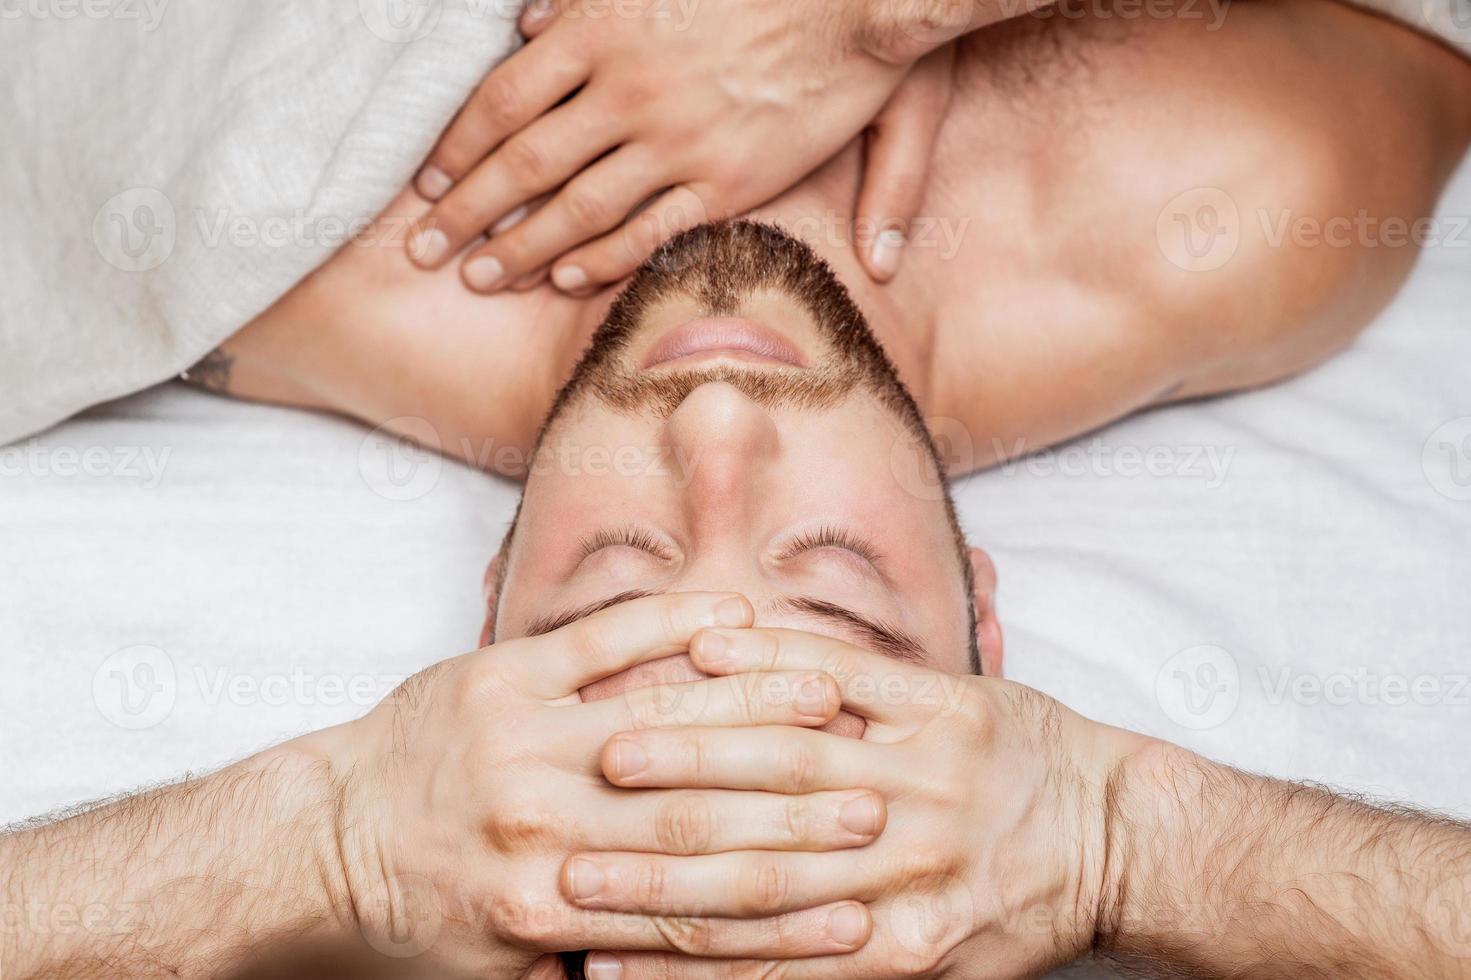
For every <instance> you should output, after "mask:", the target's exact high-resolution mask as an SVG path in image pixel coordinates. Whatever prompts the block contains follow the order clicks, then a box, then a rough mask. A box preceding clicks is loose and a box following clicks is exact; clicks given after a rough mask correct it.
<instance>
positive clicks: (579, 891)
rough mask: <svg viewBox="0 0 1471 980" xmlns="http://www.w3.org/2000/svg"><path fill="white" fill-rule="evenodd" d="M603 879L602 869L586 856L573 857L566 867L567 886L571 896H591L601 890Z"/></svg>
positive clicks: (581, 897)
mask: <svg viewBox="0 0 1471 980" xmlns="http://www.w3.org/2000/svg"><path fill="white" fill-rule="evenodd" d="M604 880H605V879H604V878H603V869H602V868H600V867H598V866H597V865H596V864H594V863H593V862H591V861H589V860H587V859H586V858H573V859H572V864H571V865H569V866H568V868H567V887H568V888H570V889H571V890H572V897H573V898H579V899H586V898H592V897H593V896H594V895H596V894H597V893H598V892H600V891H602V890H603V882H604Z"/></svg>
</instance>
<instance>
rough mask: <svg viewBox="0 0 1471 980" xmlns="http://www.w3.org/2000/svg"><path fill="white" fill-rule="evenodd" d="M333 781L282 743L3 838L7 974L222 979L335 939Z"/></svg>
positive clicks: (0, 936) (0, 959)
mask: <svg viewBox="0 0 1471 980" xmlns="http://www.w3.org/2000/svg"><path fill="white" fill-rule="evenodd" d="M327 783H328V780H327V777H326V774H325V772H324V771H323V770H322V769H321V768H319V767H317V766H316V765H314V764H313V762H312V761H311V760H310V759H309V758H307V757H306V756H303V755H300V754H298V753H297V752H296V751H294V750H293V749H292V747H291V745H290V743H288V744H287V745H285V746H281V747H279V748H277V749H273V750H269V751H267V752H264V753H261V754H260V755H257V756H254V757H252V758H250V759H247V760H245V761H244V762H241V763H238V764H236V765H234V766H231V767H229V768H228V769H224V770H222V771H220V772H217V773H214V774H212V775H209V776H205V777H201V778H199V779H193V780H189V781H187V782H184V783H180V784H178V785H175V786H169V787H166V788H163V789H158V790H154V791H151V792H147V793H143V794H140V795H138V796H134V797H129V798H126V799H123V800H119V801H117V802H114V803H110V804H108V805H106V806H103V807H100V808H98V809H96V810H91V811H88V812H85V813H82V814H80V815H77V816H74V817H71V818H69V819H65V820H61V821H59V822H56V823H50V824H45V825H41V826H36V827H31V828H28V829H22V830H19V831H16V832H13V833H11V834H9V835H7V836H4V837H0V895H3V903H4V910H5V916H4V920H3V921H4V928H3V930H0V963H3V964H4V966H5V975H6V976H7V977H12V976H13V977H53V976H54V977H63V976H64V977H92V976H98V977H101V976H107V977H125V976H139V975H148V976H154V975H159V974H169V975H178V976H185V977H188V976H214V975H217V974H219V973H220V972H221V971H223V970H225V969H227V968H229V967H230V966H232V965H233V964H235V963H237V962H238V961H240V960H241V959H242V958H244V957H245V956H247V955H248V954H249V953H250V952H251V951H252V949H254V948H256V947H258V946H259V944H261V943H262V942H265V941H270V940H276V939H281V938H294V937H305V936H309V935H321V936H328V935H331V934H332V933H334V932H335V931H337V930H340V929H341V924H340V922H339V920H338V918H337V917H336V914H335V909H336V908H337V904H336V901H335V896H338V895H340V894H341V887H340V883H339V879H340V877H341V872H340V870H338V862H337V858H336V849H335V847H334V846H333V844H332V842H333V840H335V836H334V831H333V826H334V825H333V812H332V804H331V802H330V800H331V793H330V791H329V787H328V785H327Z"/></svg>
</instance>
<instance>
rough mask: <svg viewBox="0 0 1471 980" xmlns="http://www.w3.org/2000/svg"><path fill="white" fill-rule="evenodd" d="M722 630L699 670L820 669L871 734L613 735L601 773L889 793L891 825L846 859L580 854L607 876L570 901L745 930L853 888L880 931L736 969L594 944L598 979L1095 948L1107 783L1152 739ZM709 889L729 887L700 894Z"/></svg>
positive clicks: (993, 682)
mask: <svg viewBox="0 0 1471 980" xmlns="http://www.w3.org/2000/svg"><path fill="white" fill-rule="evenodd" d="M718 637H719V640H716V634H713V633H702V634H701V635H700V636H699V637H697V638H696V640H695V644H694V646H693V648H692V650H691V655H692V657H693V658H694V661H695V664H696V665H697V666H698V667H699V668H700V669H701V670H703V671H706V672H708V673H712V674H719V675H726V674H734V673H739V672H744V671H771V670H780V671H792V670H798V671H821V672H823V673H825V674H828V675H831V676H833V677H834V678H836V679H837V681H838V684H839V687H840V688H841V689H842V692H843V702H844V707H845V708H846V709H847V710H849V711H852V712H855V713H857V714H860V715H862V716H863V717H865V718H866V719H867V723H868V727H867V731H866V733H865V735H864V737H863V739H862V740H856V739H848V738H843V737H840V736H836V735H832V734H828V733H826V732H818V731H812V730H802V729H797V728H791V727H756V728H746V729H742V730H733V729H713V728H693V729H678V728H666V729H660V730H649V731H643V732H637V733H629V734H621V735H619V736H617V737H616V738H615V739H614V740H613V741H612V742H611V743H610V745H609V746H608V748H607V749H605V750H604V753H603V766H604V771H605V773H606V774H607V776H608V778H609V779H610V780H611V781H613V782H614V783H616V784H618V785H620V786H627V787H687V788H715V787H719V788H724V789H745V790H763V791H769V792H777V793H809V792H819V791H825V792H830V791H834V790H842V789H852V788H854V787H860V786H861V787H868V788H871V789H874V790H877V791H878V792H879V793H880V794H882V795H883V796H884V798H885V799H886V800H887V802H888V824H887V826H886V828H885V830H884V832H883V835H882V836H881V837H880V838H879V839H877V840H876V841H875V842H874V843H872V844H870V845H868V846H867V847H865V848H863V849H861V850H857V851H845V852H842V853H833V854H799V853H771V854H767V855H765V856H764V860H763V861H761V862H759V863H750V862H746V863H740V864H738V863H736V862H735V861H733V860H732V859H730V858H729V857H726V856H722V855H711V856H691V857H669V856H659V855H649V854H626V853H597V854H585V855H581V856H579V857H578V858H575V859H574V864H575V865H576V866H578V867H581V866H582V865H580V864H577V862H586V863H587V865H588V866H595V867H596V868H597V869H598V871H597V872H596V873H588V874H584V873H582V872H579V875H578V879H577V880H578V881H579V882H581V881H588V880H591V881H594V882H598V883H600V885H601V887H600V889H599V890H597V891H596V892H595V893H591V894H588V895H585V896H575V898H576V900H577V901H579V903H580V904H581V905H582V906H583V907H584V908H588V909H617V910H620V911H624V912H631V913H646V914H650V915H683V914H690V913H691V912H692V911H693V910H695V909H698V910H699V913H700V914H704V915H714V916H731V917H734V919H735V920H736V921H739V920H740V919H742V918H745V917H757V918H760V917H766V916H771V915H777V914H781V913H783V912H788V911H791V910H795V909H803V908H810V907H814V906H822V905H824V904H825V903H829V902H833V901H837V900H840V899H845V898H846V899H857V900H858V901H862V902H865V903H868V905H869V907H870V908H871V909H872V913H873V936H872V938H871V939H870V940H869V942H868V944H867V945H865V946H864V947H863V948H862V949H861V950H858V951H857V952H854V953H851V954H846V955H840V956H827V957H816V958H811V959H803V960H787V961H783V962H764V963H763V962H747V963H743V964H738V965H736V966H732V965H730V964H718V963H711V962H709V961H707V960H699V959H693V958H687V957H679V956H668V955H662V954H649V953H630V952H626V951H606V952H604V951H599V952H597V953H595V954H594V958H593V959H592V960H591V961H590V964H591V965H594V966H596V967H597V968H598V969H600V970H602V971H604V972H602V973H598V974H596V975H597V976H599V977H613V976H621V978H622V980H635V978H650V980H653V978H658V980H670V978H685V977H691V978H692V977H710V978H715V977H721V978H728V977H733V976H748V975H749V976H753V977H756V976H759V977H781V978H806V977H813V978H818V977H822V978H827V977H831V978H835V980H836V978H842V980H853V978H866V977H871V978H875V980H891V978H895V977H919V976H924V977H932V976H954V977H971V976H975V977H979V976H986V977H1010V976H1033V975H1037V974H1040V973H1041V972H1043V971H1045V970H1046V969H1048V968H1050V967H1053V966H1056V965H1058V964H1061V963H1065V962H1067V961H1070V960H1072V959H1074V958H1075V957H1076V956H1077V955H1079V954H1080V953H1082V952H1084V951H1086V950H1087V949H1088V948H1089V945H1090V943H1091V941H1092V939H1093V936H1094V924H1095V919H1096V916H1097V914H1098V913H1097V909H1098V905H1099V902H1100V899H1101V896H1102V895H1103V894H1104V891H1105V889H1104V887H1103V878H1104V867H1103V864H1104V861H1103V857H1104V854H1105V849H1106V841H1105V838H1106V834H1107V826H1106V820H1105V813H1106V810H1107V795H1108V788H1109V786H1110V779H1111V776H1112V775H1113V773H1114V772H1115V771H1116V769H1117V768H1118V767H1119V766H1120V765H1121V760H1123V759H1124V758H1125V757H1126V756H1128V755H1129V754H1130V753H1131V752H1133V751H1135V750H1137V749H1139V748H1142V747H1143V745H1144V744H1146V743H1147V741H1148V740H1145V739H1143V738H1142V737H1141V736H1136V735H1132V734H1129V733H1126V732H1122V731H1118V730H1116V729H1112V728H1107V727H1105V726H1101V725H1097V724H1095V723H1093V722H1090V721H1088V720H1086V719H1084V718H1082V717H1080V716H1078V715H1076V714H1074V713H1072V712H1071V711H1069V710H1067V709H1066V708H1064V707H1063V706H1061V705H1060V704H1058V703H1057V702H1055V701H1053V700H1052V699H1050V698H1048V697H1046V696H1044V695H1042V694H1039V693H1038V692H1036V691H1033V690H1031V689H1030V688H1026V687H1022V686H1020V685H1017V684H1012V683H1009V682H1006V681H1002V680H998V679H989V678H980V677H971V676H964V677H962V676H955V675H949V674H938V673H933V672H930V671H927V670H923V669H919V668H917V667H913V666H909V665H905V664H900V663H896V662H895V661H893V660H890V659H888V658H885V657H881V656H879V655H877V654H872V653H868V652H866V651H863V650H859V649H857V648H854V647H851V646H848V645H846V644H844V643H841V642H839V641H836V640H832V639H828V638H825V637H818V636H812V635H809V634H805V633H799V632H793V631H786V630H775V629H754V630H736V631H720V632H719V633H718ZM720 640H723V641H724V642H723V644H722V643H720V642H719V641H720ZM722 646H723V649H721V647H722ZM629 760H635V763H633V764H630V762H629ZM716 882H724V883H725V884H726V887H725V889H724V891H723V892H721V893H720V894H721V898H722V901H720V902H719V903H718V904H714V905H712V904H711V902H710V895H711V893H712V891H713V890H714V889H713V885H714V884H715V883H716ZM615 961H616V962H617V963H618V964H619V965H620V966H621V971H622V972H621V974H619V973H617V972H616V970H615V968H614V967H613V963H614V962H615Z"/></svg>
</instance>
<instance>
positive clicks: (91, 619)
mask: <svg viewBox="0 0 1471 980" xmlns="http://www.w3.org/2000/svg"><path fill="white" fill-rule="evenodd" d="M1441 214H1442V216H1443V217H1444V218H1445V219H1446V223H1445V224H1443V225H1442V226H1441V228H1442V232H1443V235H1444V237H1446V238H1447V239H1448V240H1447V241H1446V242H1445V243H1444V244H1442V245H1440V246H1437V247H1433V248H1431V249H1429V250H1428V251H1427V252H1426V254H1425V255H1424V256H1423V257H1422V259H1421V262H1420V264H1419V266H1418V268H1417V270H1416V272H1415V274H1414V276H1413V279H1412V280H1411V282H1410V283H1409V285H1408V286H1407V287H1406V288H1405V290H1404V291H1403V293H1402V294H1401V295H1400V296H1399V298H1398V299H1397V300H1396V301H1395V302H1394V304H1393V306H1392V307H1391V308H1390V309H1389V310H1388V311H1387V312H1386V313H1385V314H1384V315H1383V317H1382V318H1381V319H1380V321H1379V322H1378V323H1377V324H1376V325H1375V326H1374V327H1373V328H1372V329H1371V330H1370V331H1369V332H1368V333H1367V334H1366V335H1365V336H1364V337H1363V338H1362V340H1360V341H1359V343H1358V344H1357V345H1356V346H1355V347H1354V348H1353V349H1351V350H1350V351H1348V352H1347V353H1345V354H1343V355H1341V356H1339V357H1337V358H1335V359H1334V360H1333V361H1331V362H1330V363H1328V364H1327V365H1325V366H1323V367H1322V368H1320V369H1318V370H1316V371H1314V372H1312V373H1310V374H1308V375H1306V376H1304V377H1301V378H1298V379H1296V380H1294V381H1292V382H1290V383H1287V384H1283V385H1280V386H1277V387H1274V388H1272V389H1269V390H1264V391H1259V392H1253V393H1248V394H1242V395H1237V396H1233V397H1228V398H1222V399H1218V400H1214V401H1209V402H1205V403H1200V404H1193V405H1185V406H1178V407H1171V408H1167V409H1163V410H1159V411H1155V412H1151V413H1149V414H1146V415H1143V416H1140V417H1137V418H1134V419H1131V420H1128V421H1125V422H1123V423H1120V424H1117V425H1114V426H1111V427H1110V428H1108V429H1107V430H1105V431H1103V432H1102V433H1101V434H1099V435H1098V436H1097V437H1096V440H1097V442H1096V443H1095V437H1088V438H1084V439H1082V440H1079V441H1078V442H1076V443H1074V444H1072V445H1071V446H1070V447H1066V448H1065V449H1063V450H1061V451H1060V452H1058V453H1055V454H1052V455H1050V456H1049V455H1044V456H1042V457H1040V458H1037V459H1034V460H1032V461H1031V462H1022V463H1019V464H1017V465H1016V466H1014V467H1009V468H1002V469H998V470H994V471H992V472H989V473H986V474H983V475H981V476H978V477H976V478H973V479H971V480H968V481H967V482H965V483H964V485H963V486H962V487H960V490H959V498H960V501H961V508H962V511H963V515H964V519H965V522H966V524H967V526H968V527H969V529H970V531H971V533H972V536H973V538H974V540H976V541H978V542H980V543H982V544H984V545H985V546H986V547H988V548H989V549H990V550H991V553H992V554H993V556H994V557H995V560H996V564H997V566H998V568H999V570H1000V575H1001V595H1000V611H1001V615H1002V620H1003V622H1004V625H1005V628H1006V634H1007V646H1008V650H1007V661H1008V668H1009V673H1010V675H1011V676H1012V677H1014V678H1017V679H1020V680H1022V681H1025V682H1028V683H1030V684H1033V685H1036V686H1038V687H1040V688H1042V689H1044V690H1046V691H1048V692H1050V693H1052V694H1054V695H1056V696H1057V697H1059V698H1061V699H1063V700H1064V701H1065V702H1067V703H1068V704H1070V705H1072V706H1073V707H1075V708H1077V709H1079V710H1081V711H1083V712H1084V713H1086V714H1089V715H1091V716H1093V717H1095V718H1099V719H1102V720H1106V721H1109V722H1113V723H1116V724H1119V725H1123V726H1128V727H1131V728H1135V729H1138V730H1143V731H1147V732H1152V733H1156V734H1159V735H1162V736H1164V737H1167V738H1170V739H1173V740H1175V741H1177V742H1182V743H1185V744H1187V745H1190V746H1192V747H1195V748H1197V749H1200V750H1202V751H1204V752H1206V753H1209V754H1210V755H1212V756H1214V757H1216V758H1219V759H1223V760H1226V761H1229V762H1232V763H1235V764H1237V765H1241V766H1245V767H1248V768H1250V769H1255V770H1260V771H1264V772H1269V773H1273V774H1276V775H1280V776H1285V777H1292V778H1312V779H1318V780H1323V781H1326V782H1328V783H1331V784H1334V785H1337V786H1342V787H1349V788H1352V789H1354V790H1360V791H1366V792H1369V793H1373V794H1379V795H1383V796H1386V797H1391V798H1395V799H1400V800H1408V801H1412V802H1415V803H1418V804H1421V805H1424V806H1429V807H1436V808H1444V809H1447V810H1451V811H1454V812H1458V813H1460V814H1462V815H1471V773H1468V770H1467V766H1466V761H1465V752H1464V740H1465V738H1466V736H1467V733H1468V732H1471V686H1468V685H1467V683H1466V678H1467V675H1468V674H1471V615H1468V609H1471V605H1468V602H1467V593H1468V587H1471V378H1468V364H1471V329H1468V327H1471V322H1468V321H1471V231H1468V230H1467V229H1466V228H1465V227H1464V225H1463V224H1461V223H1460V222H1463V220H1464V216H1466V215H1471V165H1468V166H1465V167H1463V168H1462V171H1461V173H1460V175H1459V178H1458V179H1457V181H1456V182H1455V184H1454V186H1453V188H1452V190H1451V192H1450V193H1449V194H1448V195H1447V197H1446V199H1445V201H1444V203H1443V207H1442V209H1441ZM1095 447H1101V448H1095ZM68 450H71V451H72V452H71V453H68ZM1136 450H1137V451H1138V452H1139V453H1140V457H1139V459H1138V460H1135V459H1134V457H1133V456H1132V455H1131V454H1132V453H1133V452H1134V451H1136ZM150 454H151V455H150ZM1212 454H1214V456H1212ZM150 459H151V460H152V462H153V465H154V466H155V467H156V468H161V472H160V474H159V475H158V476H156V477H155V476H154V475H151V474H150V470H149V468H148V467H149V460H150ZM1151 460H1152V465H1153V466H1154V467H1155V468H1156V469H1157V470H1159V469H1164V470H1168V471H1169V475H1163V476H1157V475H1156V476H1152V475H1148V474H1144V475H1134V476H1130V475H1127V472H1125V471H1128V470H1129V469H1130V468H1131V467H1135V466H1139V467H1142V466H1143V465H1145V464H1146V463H1148V462H1149V461H1151ZM1212 460H1214V465H1215V466H1217V467H1223V468H1224V472H1215V471H1213V470H1212V465H1213V464H1212ZM389 461H390V460H389V458H388V457H386V456H385V454H384V449H383V446H382V444H380V443H379V442H378V441H377V440H376V438H374V437H372V436H370V435H369V434H368V433H366V432H365V431H364V430H363V429H362V428H360V427H358V426H356V425H353V424H351V423H348V422H344V421H339V420H336V419H332V418H326V417H320V416H314V415H310V414H305V413H301V412H295V411H288V410H282V409H272V408H265V407H258V406H250V405H245V404H239V403H234V402H230V401H225V400H220V399H216V398H212V397H209V396H207V395H203V394H199V393H196V392H193V391H191V390H187V389H185V388H183V387H182V386H179V385H168V386H165V387H162V388H158V389H154V390H152V391H148V392H146V393H143V394H141V395H138V396H135V397H132V398H129V399H126V400H124V401H120V402H115V403H112V404H110V405H105V406H102V407H99V408H96V409H93V410H91V411H89V412H87V413H85V414H84V415H82V416H81V417H79V418H76V419H74V420H72V421H70V422H67V423H65V424H64V425H62V426H60V427H59V428H56V429H53V430H51V431H49V432H46V433H44V434H42V435H41V436H39V437H37V438H35V439H33V440H30V441H28V442H25V443H21V444H18V445H16V446H11V447H8V448H5V449H3V450H0V474H3V475H0V638H3V656H4V658H5V661H4V663H5V678H6V681H5V683H4V684H3V685H0V774H3V780H0V819H13V818H20V817H25V816H30V815H33V814H37V813H40V812H43V811H46V810H48V809H50V808H52V807H56V806H59V805H62V804H67V803H74V802H77V801H81V800H86V799H90V798H95V797H98V796H101V795H105V794H109V793H117V792H121V791H124V790H128V789H131V788H133V787H137V786H140V785H143V784H146V783H150V782H155V781H159V780H167V779H172V778H175V777H177V776H179V775H180V774H181V773H183V772H184V771H185V770H190V769H193V770H200V769H207V768H210V767H213V766H217V765H219V764H220V763H223V762H225V761H227V760H230V759H234V758H237V757H239V756H241V755H243V754H246V753H249V752H251V751H252V750H255V749H257V748H259V747H261V746H264V745H266V744H269V743H271V742H274V741H276V740H278V739H282V738H285V737H287V736H290V735H293V734H295V733H298V732H304V731H307V730H309V729H312V728H316V727H319V726H323V725H327V724H331V723H334V722H338V721H342V720H346V719H348V718H351V717H354V716H356V715H358V714H360V713H361V712H362V711H363V710H365V709H366V707H367V706H368V704H370V703H371V702H372V701H374V700H376V698H377V697H378V696H379V695H380V694H381V693H382V692H383V691H385V690H386V689H387V687H388V686H390V685H391V684H392V683H393V682H394V681H395V680H396V679H397V678H398V677H400V676H402V675H404V674H405V673H408V672H411V671H414V670H416V669H418V668H420V667H423V666H426V665H428V664H430V663H432V662H434V661H437V660H439V659H442V658H444V657H446V656H448V655H451V654H455V653H459V652H462V651H464V650H466V649H470V648H472V647H473V646H474V641H475V638H476V636H477V631H478V629H479V625H480V603H481V600H480V575H481V571H482V568H483V565H484V562H485V561H486V559H487V558H488V557H489V555H490V553H491V551H492V549H493V548H494V546H495V545H496V543H497V541H498V540H499V536H500V534H501V531H502V529H503V527H504V524H505V522H506V520H507V519H508V518H509V517H510V514H511V508H512V505H513V503H514V499H515V491H514V488H513V487H511V486H510V485H509V484H506V483H502V482H498V481H496V480H494V479H491V478H489V477H486V476H484V475H481V474H479V473H476V472H472V471H470V470H468V469H466V468H463V467H460V466H458V465H455V464H451V463H447V462H446V463H441V462H439V461H437V460H432V459H419V460H418V461H417V462H418V464H419V467H420V468H419V469H417V470H414V469H412V468H404V464H408V463H412V462H414V461H413V460H403V459H400V460H397V463H398V464H401V465H399V466H397V467H396V468H395V469H393V470H392V471H391V472H390V470H389V469H388V468H387V463H388V462H389ZM405 497H408V498H412V499H390V498H405ZM1201 647H1208V648H1214V649H1206V650H1204V651H1202V650H1201V649H1199V648H1201ZM140 648H141V652H140ZM1211 670H1214V671H1215V674H1214V676H1213V677H1212V675H1211V674H1210V673H1209V672H1210V671H1211ZM150 671H151V673H150ZM1284 672H1285V673H1284ZM1182 677H1183V678H1184V680H1185V681H1191V679H1197V680H1199V681H1202V682H1208V684H1204V685H1202V684H1197V685H1196V686H1195V688H1194V689H1193V691H1187V689H1186V688H1183V687H1182V686H1181V684H1182ZM1361 678H1362V681H1361ZM1304 679H1305V680H1304ZM1368 681H1373V682H1374V683H1373V685H1372V686H1369V685H1368V683H1367V682H1368ZM1192 682H1193V681H1192ZM1315 682H1316V683H1320V684H1326V690H1322V691H1318V692H1317V694H1316V695H1314V692H1313V690H1312V685H1313V684H1314V683H1315ZM1386 683H1387V686H1386ZM1401 684H1402V685H1404V690H1403V691H1401V690H1400V688H1399V687H1398V686H1397V685H1401ZM1208 687H1209V688H1211V689H1214V690H1216V691H1217V694H1216V699H1215V700H1214V701H1207V700H1206V695H1207V694H1208V693H1209V691H1208V690H1207V688H1208ZM145 693H151V697H150V698H149V699H147V700H145V697H144V695H145ZM1185 693H1190V694H1192V695H1193V697H1194V700H1193V702H1192V703H1193V706H1194V708H1195V709H1197V711H1198V712H1199V713H1196V714H1192V713H1191V711H1190V708H1191V704H1187V702H1186V701H1185V700H1184V699H1183V694H1185ZM1422 702H1423V703H1422ZM1233 706H1234V707H1233ZM130 709H132V710H133V712H134V713H131V714H130V713H129V710H130ZM1228 709H1230V710H1228ZM1181 721H1183V722H1186V723H1188V724H1181ZM139 722H148V723H150V724H149V725H148V726H147V727H141V728H137V727H128V726H134V725H136V724H138V723H139ZM119 723H121V724H119ZM1203 723H1204V724H1208V725H1209V727H1191V726H1196V725H1201V724H1203Z"/></svg>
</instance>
